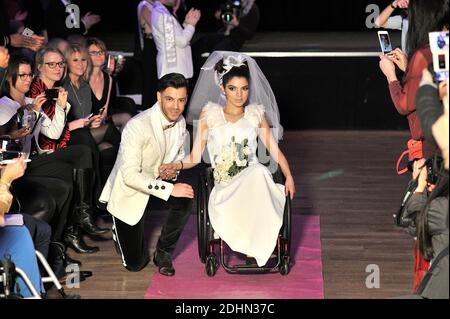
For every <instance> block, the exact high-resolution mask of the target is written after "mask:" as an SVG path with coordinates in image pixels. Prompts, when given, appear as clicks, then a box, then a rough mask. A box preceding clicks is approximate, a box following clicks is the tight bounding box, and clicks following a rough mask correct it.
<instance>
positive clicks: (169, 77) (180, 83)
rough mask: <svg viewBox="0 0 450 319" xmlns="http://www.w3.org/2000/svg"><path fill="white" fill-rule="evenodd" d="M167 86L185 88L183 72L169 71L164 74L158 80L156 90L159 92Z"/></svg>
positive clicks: (186, 85) (186, 84) (186, 82)
mask: <svg viewBox="0 0 450 319" xmlns="http://www.w3.org/2000/svg"><path fill="white" fill-rule="evenodd" d="M169 87H171V88H175V89H181V88H186V90H187V89H188V81H187V80H186V78H185V77H184V75H183V74H180V73H169V74H166V75H164V76H163V77H162V78H160V79H159V80H158V92H160V93H161V92H163V91H164V90H165V89H167V88H169Z"/></svg>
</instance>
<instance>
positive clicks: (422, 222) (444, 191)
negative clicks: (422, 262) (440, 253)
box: [416, 162, 448, 260]
mask: <svg viewBox="0 0 450 319" xmlns="http://www.w3.org/2000/svg"><path fill="white" fill-rule="evenodd" d="M440 165H441V167H439V173H438V175H439V179H438V181H437V183H436V188H435V189H434V190H433V192H431V194H430V196H429V197H428V199H427V202H426V204H425V206H424V207H423V208H422V210H421V211H420V212H419V213H418V214H417V217H416V226H417V240H418V243H419V249H420V253H421V254H422V256H423V257H425V258H426V259H429V260H431V259H432V258H433V257H434V250H433V245H432V241H431V235H430V232H429V230H428V211H429V210H430V204H431V202H432V201H433V200H435V199H436V198H438V197H447V200H448V172H447V171H445V169H444V164H443V163H442V162H441V164H440Z"/></svg>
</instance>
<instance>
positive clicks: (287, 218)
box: [283, 195, 292, 255]
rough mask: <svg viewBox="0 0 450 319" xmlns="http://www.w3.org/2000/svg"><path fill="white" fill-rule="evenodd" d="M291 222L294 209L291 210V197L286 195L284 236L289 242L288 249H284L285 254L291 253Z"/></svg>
mask: <svg viewBox="0 0 450 319" xmlns="http://www.w3.org/2000/svg"><path fill="white" fill-rule="evenodd" d="M291 224H292V211H291V198H290V197H289V195H288V196H286V205H285V207H284V215H283V238H284V239H285V240H286V242H287V247H288V248H287V249H286V250H285V251H284V255H290V246H291V230H292V228H291Z"/></svg>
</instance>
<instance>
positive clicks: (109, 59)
mask: <svg viewBox="0 0 450 319" xmlns="http://www.w3.org/2000/svg"><path fill="white" fill-rule="evenodd" d="M112 59H114V56H113V55H111V54H110V55H108V65H107V66H106V68H107V69H109V67H110V66H111V60H112Z"/></svg>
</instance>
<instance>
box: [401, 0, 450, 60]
mask: <svg viewBox="0 0 450 319" xmlns="http://www.w3.org/2000/svg"><path fill="white" fill-rule="evenodd" d="M448 6H449V0H411V1H410V2H409V7H408V20H409V28H408V35H407V38H408V39H407V42H408V55H409V57H410V58H411V57H412V56H413V54H414V53H415V52H416V51H417V50H418V49H420V48H422V47H424V46H425V45H427V44H428V43H429V36H428V33H429V32H434V31H442V29H443V28H444V27H445V26H447V27H448V18H449V17H448V10H449V7H448Z"/></svg>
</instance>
